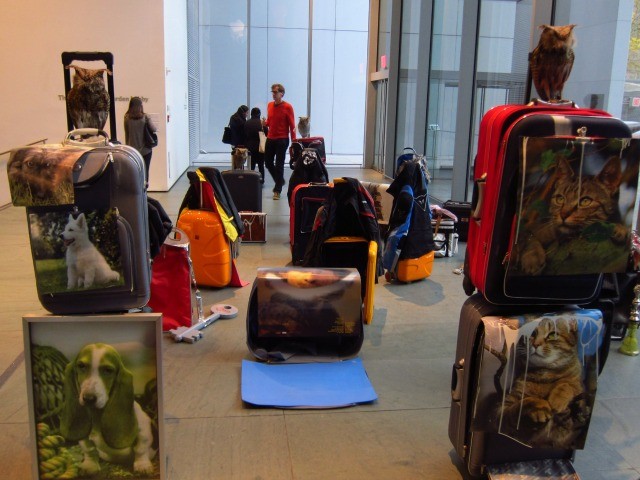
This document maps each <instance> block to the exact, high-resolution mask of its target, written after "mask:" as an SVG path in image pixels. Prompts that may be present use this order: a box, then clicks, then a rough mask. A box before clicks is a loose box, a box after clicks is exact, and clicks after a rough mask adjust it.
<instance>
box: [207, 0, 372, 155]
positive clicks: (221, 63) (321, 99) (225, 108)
mask: <svg viewBox="0 0 640 480" xmlns="http://www.w3.org/2000/svg"><path fill="white" fill-rule="evenodd" d="M311 8H312V10H311ZM311 12H312V13H313V15H312V16H311V15H310V14H311ZM310 18H313V25H312V26H311V30H310V28H309V27H310ZM368 19H369V2H368V1H367V0H324V1H315V2H313V1H301V0H244V1H240V2H229V1H227V0H200V65H201V67H200V68H201V76H200V81H201V87H200V88H201V93H200V96H201V102H200V109H201V112H200V145H201V150H203V151H204V152H207V153H225V152H228V150H229V146H228V145H225V144H223V143H222V132H223V130H224V127H225V126H226V125H227V123H228V121H229V117H230V116H231V115H232V114H233V113H234V112H235V111H236V110H237V109H238V107H239V106H240V105H242V104H246V105H248V106H249V107H250V108H251V107H258V108H260V110H261V111H262V114H263V115H265V116H266V105H267V103H268V102H270V101H271V93H270V86H271V85H272V84H273V83H281V84H283V85H284V86H285V88H286V94H285V100H286V101H287V102H289V103H291V104H292V105H293V108H294V111H295V114H296V116H303V115H310V116H311V135H313V136H316V135H317V136H323V137H325V143H326V148H327V153H328V154H334V155H335V154H338V155H340V154H349V155H359V157H360V161H361V157H362V153H363V145H364V120H365V94H366V62H367V38H368ZM310 32H311V35H310ZM310 46H311V48H310ZM309 86H311V88H309ZM296 120H297V119H296ZM329 160H331V159H329Z"/></svg>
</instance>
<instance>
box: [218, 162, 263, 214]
mask: <svg viewBox="0 0 640 480" xmlns="http://www.w3.org/2000/svg"><path fill="white" fill-rule="evenodd" d="M221 174H222V178H223V179H224V183H225V184H226V185H227V189H228V190H229V193H230V194H231V198H232V199H233V203H234V205H235V207H236V210H238V211H239V212H241V211H242V212H261V211H262V184H261V183H260V173H258V172H255V171H253V170H225V171H224V172H221Z"/></svg>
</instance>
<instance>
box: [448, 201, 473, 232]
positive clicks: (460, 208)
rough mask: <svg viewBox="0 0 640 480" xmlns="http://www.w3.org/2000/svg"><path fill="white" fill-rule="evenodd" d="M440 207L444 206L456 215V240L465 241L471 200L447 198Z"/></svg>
mask: <svg viewBox="0 0 640 480" xmlns="http://www.w3.org/2000/svg"><path fill="white" fill-rule="evenodd" d="M442 208H446V209H447V210H449V211H450V212H451V213H453V214H454V215H455V216H456V217H458V223H456V233H457V234H458V240H459V241H461V242H466V241H467V237H468V236H469V219H470V218H471V202H459V201H456V200H447V201H446V202H444V203H443V204H442Z"/></svg>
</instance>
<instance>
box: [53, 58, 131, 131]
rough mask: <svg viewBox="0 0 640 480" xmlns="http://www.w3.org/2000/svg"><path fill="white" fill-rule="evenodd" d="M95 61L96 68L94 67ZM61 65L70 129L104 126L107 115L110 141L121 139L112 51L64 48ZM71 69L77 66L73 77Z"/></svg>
mask: <svg viewBox="0 0 640 480" xmlns="http://www.w3.org/2000/svg"><path fill="white" fill-rule="evenodd" d="M74 62H78V63H74ZM88 62H91V63H88ZM95 62H97V64H96V63H95ZM94 65H95V66H96V67H97V68H93V66H94ZM62 66H63V73H64V91H65V96H66V106H67V130H68V131H71V130H74V129H80V128H97V129H98V130H103V129H104V127H105V125H106V121H107V117H108V119H109V136H110V138H111V142H112V143H118V137H117V134H116V107H115V91H114V86H113V54H112V53H110V52H62ZM71 70H74V75H73V79H72V78H71ZM105 75H106V86H105Z"/></svg>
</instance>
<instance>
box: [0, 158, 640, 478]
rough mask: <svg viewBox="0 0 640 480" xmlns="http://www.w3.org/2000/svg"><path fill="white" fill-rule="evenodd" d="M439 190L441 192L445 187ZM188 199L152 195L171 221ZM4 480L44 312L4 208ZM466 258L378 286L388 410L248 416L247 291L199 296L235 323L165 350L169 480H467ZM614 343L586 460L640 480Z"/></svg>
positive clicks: (372, 334)
mask: <svg viewBox="0 0 640 480" xmlns="http://www.w3.org/2000/svg"><path fill="white" fill-rule="evenodd" d="M330 175H331V176H355V177H358V178H361V179H366V180H373V181H376V180H377V181H380V180H381V178H382V177H381V176H380V175H379V174H378V173H376V172H373V171H370V170H361V169H358V168H351V169H338V168H335V169H330ZM272 185H273V183H272V181H271V180H270V179H268V181H267V184H265V188H264V210H265V211H266V212H267V213H268V241H267V243H266V244H245V245H243V246H242V250H241V253H240V257H239V260H238V267H239V269H240V275H241V277H242V278H243V279H244V280H247V281H252V280H253V278H254V277H255V271H256V268H257V267H259V266H284V265H286V264H287V263H288V262H289V261H290V253H289V246H288V231H289V210H288V206H287V204H286V201H283V200H280V201H274V200H272V199H271V187H272ZM436 187H437V185H434V188H436ZM185 189H186V180H185V179H184V178H182V179H181V180H180V181H179V182H178V184H177V185H176V186H174V187H173V189H172V190H171V191H170V192H167V193H153V192H152V193H151V194H150V195H151V196H153V197H155V198H157V199H159V200H160V201H161V202H162V204H163V205H164V206H165V208H166V209H167V210H168V211H169V213H170V214H171V215H172V216H173V217H174V218H175V216H176V214H177V209H178V206H179V204H180V201H181V200H182V197H183V195H184V192H185ZM0 223H1V224H2V230H1V232H0V265H2V274H0V289H1V297H0V298H1V302H0V327H1V328H2V332H3V336H2V340H0V345H1V348H0V432H1V433H0V466H1V467H0V478H2V479H12V480H13V479H15V480H26V479H30V478H32V477H31V473H30V464H31V457H30V451H29V441H28V438H29V437H28V436H29V429H28V422H27V418H28V413H27V407H26V398H27V394H26V379H25V368H24V361H23V358H22V352H23V339H22V324H21V317H22V315H23V314H25V313H28V312H41V311H42V310H41V307H40V305H39V303H38V299H37V295H36V290H35V286H34V276H33V269H32V263H31V255H30V250H29V244H28V237H27V223H26V219H25V214H24V210H23V209H22V208H16V207H9V208H6V209H3V210H2V211H0ZM462 259H463V252H461V253H459V254H458V256H457V257H454V258H451V259H438V260H437V261H436V265H435V268H434V272H433V274H432V276H431V277H430V278H429V279H427V280H425V281H422V282H418V283H414V284H410V285H393V284H388V283H386V282H385V280H384V279H382V278H381V279H380V283H379V284H378V285H377V286H376V294H375V316H374V320H373V323H372V324H371V325H367V326H366V327H365V341H364V345H363V348H362V351H361V354H360V357H361V358H362V361H363V363H364V366H365V368H366V370H367V373H368V375H369V377H370V379H371V382H372V384H373V386H374V388H375V389H376V392H377V394H378V397H379V400H378V401H377V402H376V403H374V404H372V405H364V406H358V407H351V408H343V409H337V410H277V409H258V408H248V407H247V406H245V405H243V404H242V401H241V399H240V363H241V361H242V359H251V358H252V357H251V355H250V353H249V351H248V349H247V347H246V344H245V338H246V336H245V315H246V309H247V301H248V297H249V289H250V287H248V286H247V287H244V288H225V289H220V290H215V289H203V290H204V301H205V304H206V305H211V304H213V303H221V302H225V303H230V304H232V305H235V306H237V307H238V308H239V310H240V314H239V316H238V317H237V318H235V319H232V320H227V321H220V322H218V323H216V324H214V325H213V326H211V327H209V328H208V329H206V330H205V331H204V334H205V338H204V339H203V340H201V341H200V342H198V343H196V344H193V345H189V344H176V343H173V342H172V341H171V340H169V339H168V338H167V339H164V342H163V345H162V347H163V354H162V356H163V362H162V363H163V376H164V388H163V397H164V411H165V427H166V428H165V433H166V436H165V440H166V455H167V458H166V465H167V478H168V479H171V480H187V479H190V480H209V479H222V480H227V479H238V480H245V479H246V480H288V479H296V480H314V479H317V480H335V479H344V480H371V479H381V480H394V479H397V480H408V479H434V480H435V479H438V480H443V479H445V480H446V479H461V478H464V477H463V475H462V474H461V473H460V471H459V463H458V460H457V459H456V455H455V453H454V452H453V450H452V447H451V444H450V442H449V439H448V435H447V423H448V416H449V402H450V380H451V366H452V363H453V361H454V352H455V345H456V334H457V324H458V314H459V311H460V306H461V304H462V303H463V302H464V300H465V298H466V296H465V294H464V292H463V291H462V287H461V278H460V276H458V275H455V274H454V273H453V272H452V271H453V270H454V269H455V268H457V267H459V266H460V264H461V262H462ZM617 347H618V344H616V343H614V344H613V345H612V352H611V355H610V357H609V360H608V363H607V365H606V367H605V369H604V373H603V375H602V376H601V377H600V383H599V390H598V400H597V404H596V407H595V411H594V419H593V421H592V427H591V431H590V433H589V437H588V441H587V446H586V449H585V450H584V451H580V452H578V453H577V455H576V461H575V465H576V468H577V470H578V471H579V473H580V475H581V478H582V479H584V480H598V479H602V480H604V479H606V480H612V479H613V480H623V479H624V480H637V479H638V478H639V477H640V410H639V407H640V387H639V385H640V382H639V381H638V380H639V376H640V373H639V371H638V369H639V368H640V360H639V359H638V358H637V357H635V358H631V357H626V356H623V355H620V354H619V353H617V351H616V349H617Z"/></svg>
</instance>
